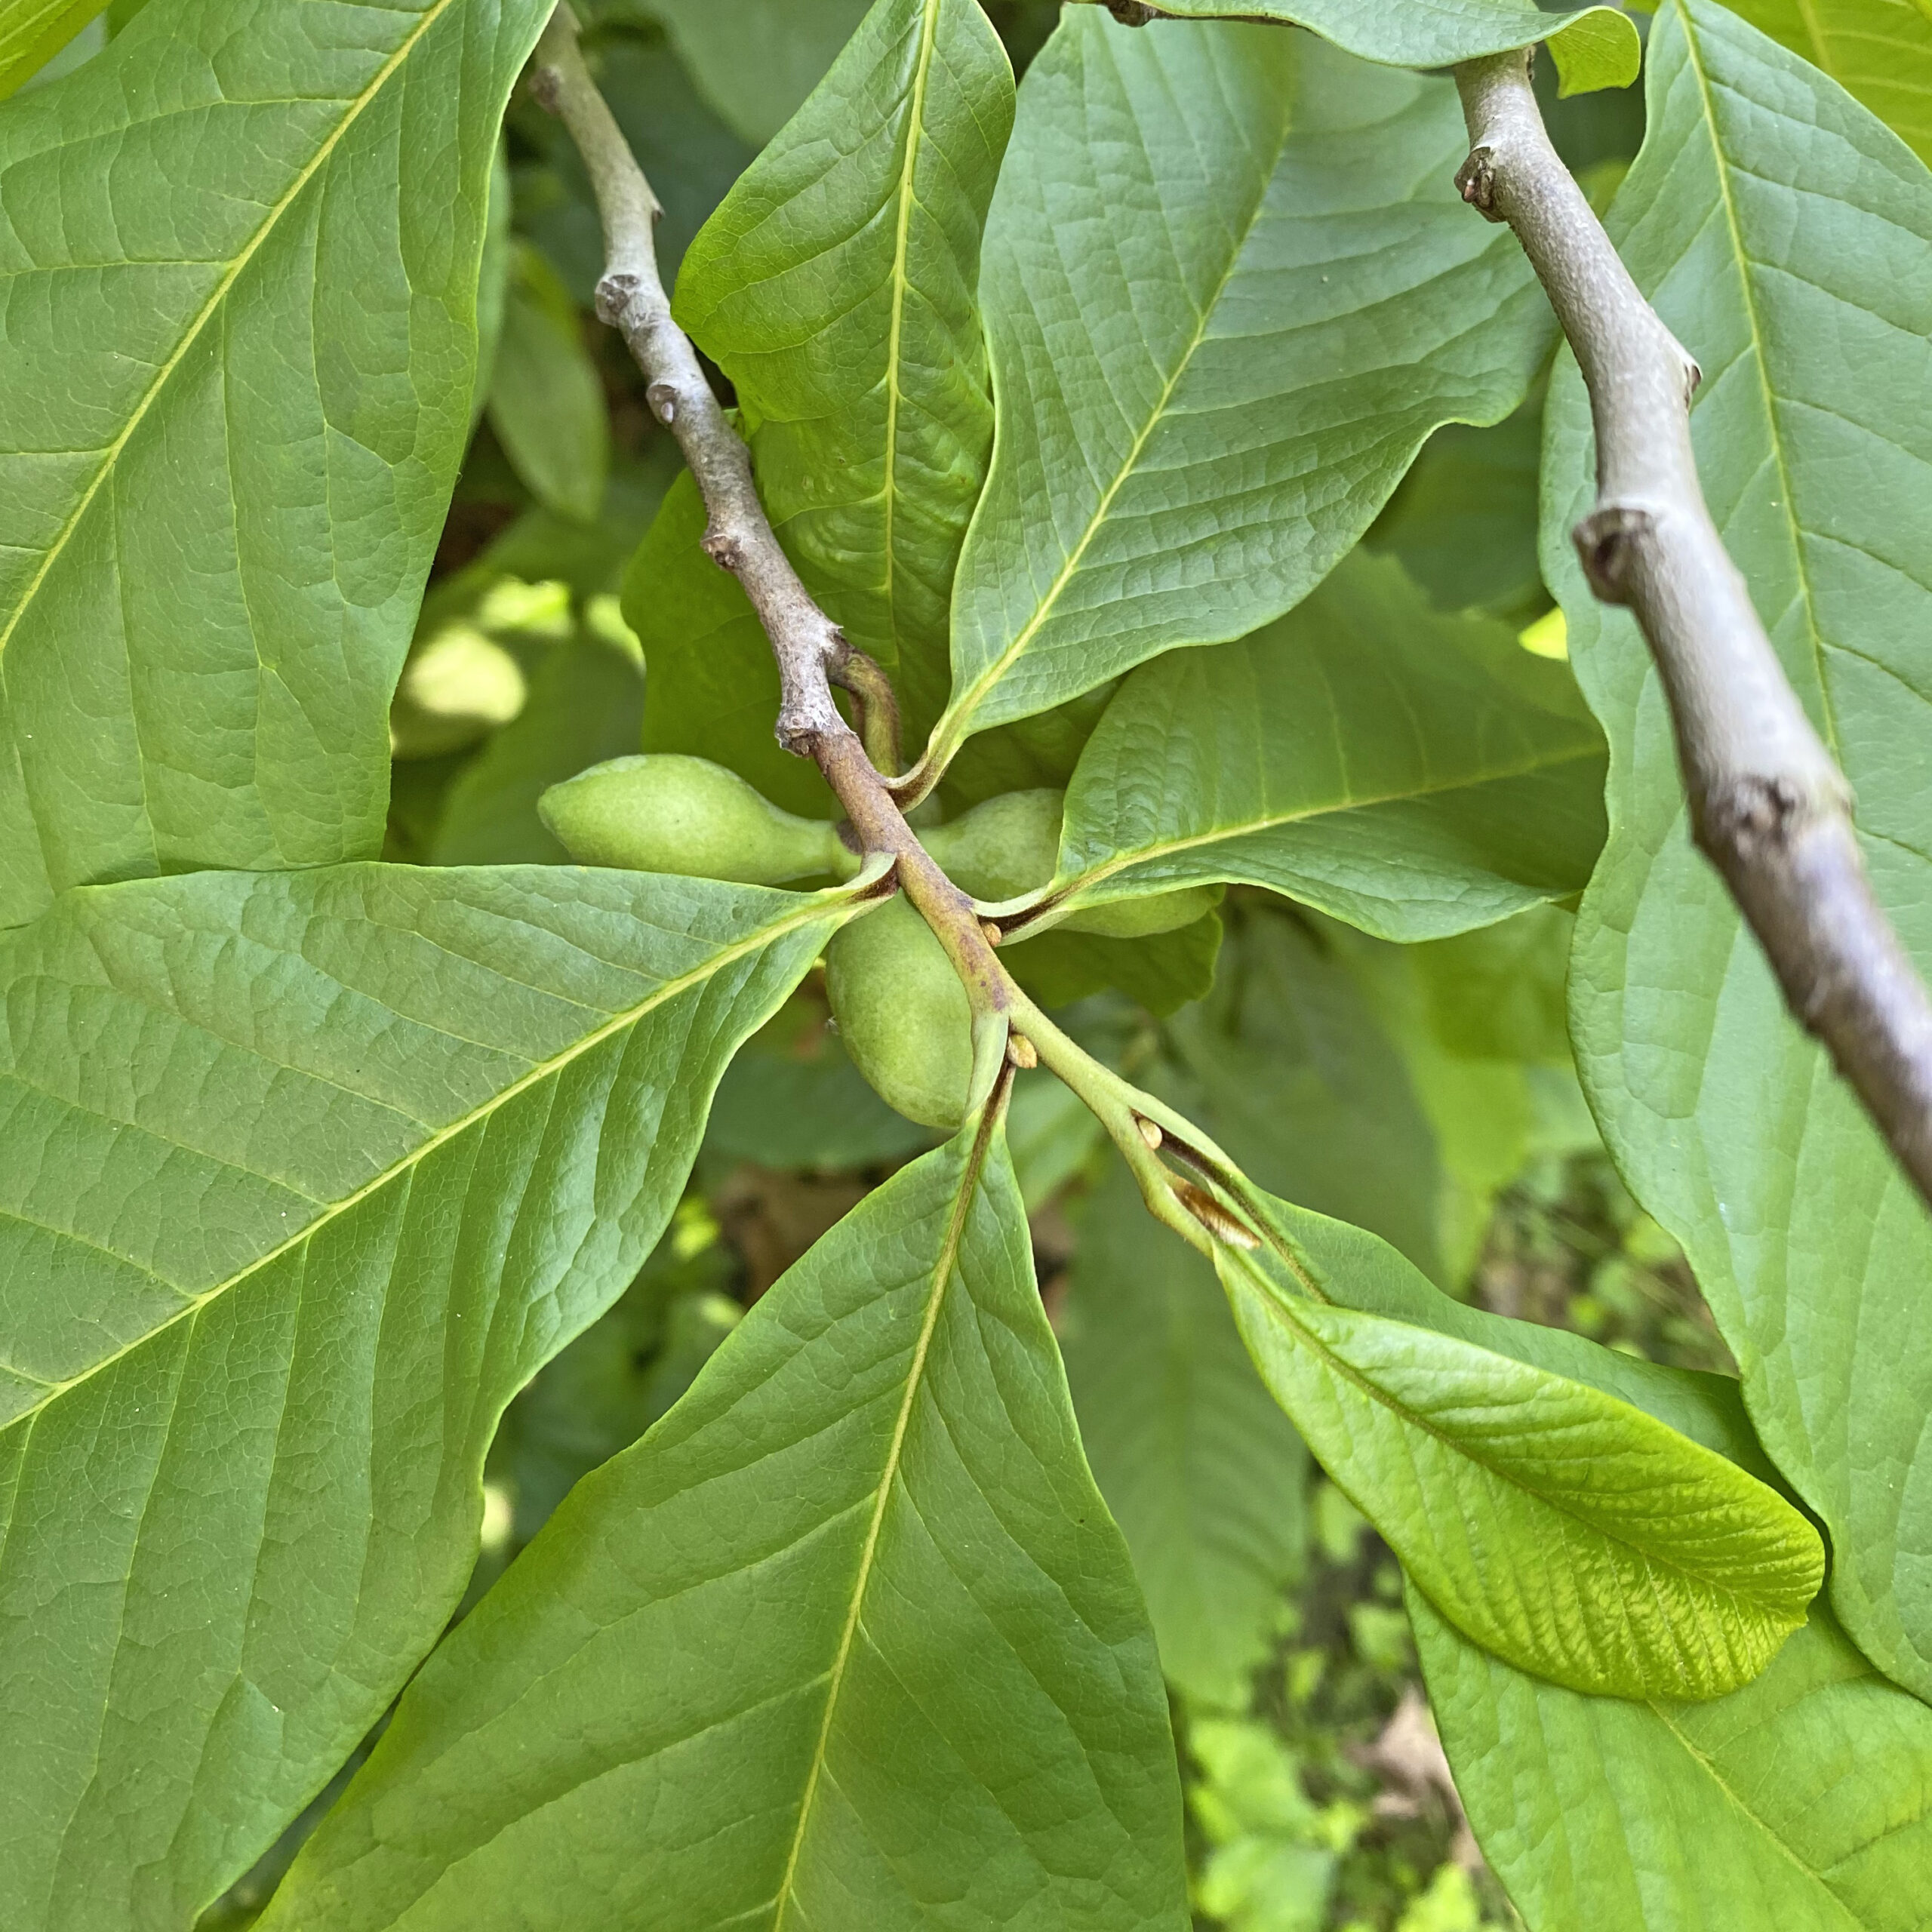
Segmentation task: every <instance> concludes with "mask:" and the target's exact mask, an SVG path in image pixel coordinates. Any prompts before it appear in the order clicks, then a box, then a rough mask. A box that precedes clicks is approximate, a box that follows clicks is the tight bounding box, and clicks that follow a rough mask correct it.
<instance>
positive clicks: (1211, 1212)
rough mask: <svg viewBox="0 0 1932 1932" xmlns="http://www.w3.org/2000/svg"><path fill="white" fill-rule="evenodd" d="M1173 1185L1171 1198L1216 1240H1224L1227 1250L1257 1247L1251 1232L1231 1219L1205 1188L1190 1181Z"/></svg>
mask: <svg viewBox="0 0 1932 1932" xmlns="http://www.w3.org/2000/svg"><path fill="white" fill-rule="evenodd" d="M1174 1198H1176V1199H1177V1201H1180V1204H1181V1205H1182V1206H1183V1207H1185V1208H1186V1210H1187V1211H1188V1212H1189V1214H1192V1216H1193V1217H1194V1218H1195V1220H1197V1221H1198V1222H1199V1223H1201V1226H1203V1227H1204V1228H1205V1229H1207V1232H1209V1233H1210V1234H1211V1235H1213V1236H1214V1238H1215V1239H1216V1240H1217V1241H1226V1243H1227V1244H1228V1245H1229V1247H1260V1245H1261V1243H1260V1241H1259V1240H1258V1239H1257V1238H1256V1236H1255V1235H1254V1231H1253V1230H1252V1229H1250V1228H1248V1227H1247V1226H1246V1225H1245V1224H1244V1223H1242V1222H1240V1221H1238V1220H1235V1217H1234V1216H1233V1215H1232V1214H1229V1212H1228V1211H1227V1210H1226V1208H1225V1207H1223V1206H1222V1205H1221V1204H1220V1202H1219V1201H1217V1200H1216V1199H1215V1198H1214V1196H1213V1195H1211V1194H1210V1193H1209V1192H1207V1189H1204V1188H1200V1187H1196V1186H1195V1184H1194V1183H1193V1182H1192V1181H1191V1180H1177V1181H1176V1182H1175V1183H1174Z"/></svg>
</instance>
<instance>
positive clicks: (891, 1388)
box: [264, 1120, 1186, 1932]
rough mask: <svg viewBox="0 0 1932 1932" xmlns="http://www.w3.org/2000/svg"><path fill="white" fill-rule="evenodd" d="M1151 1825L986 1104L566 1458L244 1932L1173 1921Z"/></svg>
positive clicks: (1135, 1632) (1101, 1552)
mask: <svg viewBox="0 0 1932 1932" xmlns="http://www.w3.org/2000/svg"><path fill="white" fill-rule="evenodd" d="M640 1823H643V1824H644V1825H645V1827H646V1831H647V1834H648V1835H645V1836H643V1837H640V1835H639V1826H640ZM1181 1881H1182V1871H1181V1848H1180V1793H1179V1790H1178V1787H1177V1780H1176V1778H1175V1774H1174V1747H1173V1743H1172V1739H1171V1734H1170V1732H1169V1730H1168V1715H1167V1710H1166V1706H1165V1700H1164V1698H1163V1697H1162V1695H1161V1687H1160V1681H1159V1676H1158V1667H1157V1665H1156V1663H1155V1654H1154V1646H1153V1644H1152V1639H1151V1633H1150V1632H1149V1630H1148V1629H1147V1624H1146V1612H1145V1611H1144V1610H1143V1607H1142V1606H1141V1603H1140V1597H1139V1595H1138V1592H1137V1591H1136V1590H1135V1589H1134V1583H1133V1579H1132V1576H1131V1572H1130V1571H1129V1568H1128V1559H1127V1552H1126V1551H1125V1549H1124V1548H1123V1547H1122V1546H1121V1541H1120V1537H1119V1534H1118V1531H1116V1530H1115V1528H1114V1526H1113V1524H1112V1522H1111V1521H1109V1519H1108V1518H1107V1515H1106V1510H1105V1509H1104V1507H1103V1505H1102V1503H1101V1501H1100V1497H1099V1496H1098V1495H1097V1494H1096V1493H1095V1491H1094V1487H1093V1484H1092V1480H1091V1478H1090V1477H1089V1475H1088V1472H1087V1469H1086V1466H1085V1464H1084V1462H1083V1461H1082V1460H1081V1454H1080V1449H1079V1444H1078V1438H1077V1437H1076V1435H1075V1430H1074V1426H1073V1418H1072V1412H1071V1409H1070V1407H1069V1403H1068V1401H1067V1397H1066V1383H1065V1381H1064V1379H1063V1375H1062V1373H1061V1370H1060V1362H1059V1358H1058V1357H1057V1355H1056V1353H1055V1352H1054V1344H1053V1340H1052V1337H1051V1334H1049V1332H1048V1327H1047V1324H1046V1318H1045V1315H1044V1312H1043V1311H1042V1310H1041V1306H1040V1302H1039V1297H1038V1291H1037V1290H1036V1289H1035V1286H1034V1284H1033V1278H1032V1266H1031V1254H1030V1248H1029V1243H1028V1239H1027V1233H1026V1220H1025V1217H1024V1214H1023V1211H1022V1209H1021V1207H1020V1200H1019V1196H1018V1194H1017V1190H1016V1189H1015V1188H1014V1182H1013V1177H1012V1173H1011V1168H1010V1167H1009V1166H1008V1162H1007V1160H1006V1157H1005V1153H1004V1148H1003V1147H1002V1146H1001V1145H1000V1143H999V1140H998V1130H997V1128H996V1127H995V1126H994V1125H993V1124H992V1122H991V1121H986V1120H980V1121H975V1122H973V1123H969V1124H968V1128H966V1130H965V1131H964V1133H963V1134H961V1136H960V1137H959V1138H958V1139H957V1140H954V1141H952V1143H949V1145H948V1146H946V1147H943V1148H942V1149H939V1150H938V1151H937V1152H934V1153H931V1154H929V1155H926V1156H925V1157H924V1158H922V1159H921V1160H919V1161H916V1162H915V1163H914V1164H912V1166H910V1167H909V1168H902V1169H901V1170H900V1172H899V1173H898V1174H896V1175H894V1177H893V1178H892V1179H891V1180H889V1181H888V1182H887V1183H885V1185H884V1186H883V1187H881V1188H880V1189H878V1190H876V1191H875V1192H874V1193H872V1195H869V1196H868V1197H867V1198H866V1200H865V1201H863V1202H862V1203H861V1204H860V1206H859V1207H857V1208H856V1209H855V1210H854V1211H853V1212H852V1213H851V1214H850V1215H848V1217H846V1219H845V1220H844V1221H843V1222H841V1223H840V1224H839V1226H838V1228H836V1229H835V1230H834V1231H833V1232H832V1234H831V1235H828V1236H827V1237H826V1239H825V1240H824V1241H822V1242H821V1243H820V1244H819V1246H818V1247H816V1248H814V1250H813V1251H812V1252H811V1254H808V1256H807V1257H805V1259H804V1260H803V1261H801V1262H800V1263H798V1265H797V1266H795V1267H794V1268H793V1269H792V1270H791V1272H789V1274H787V1275H786V1276H785V1277H784V1278H783V1280H782V1281H780V1283H779V1284H777V1287H774V1289H773V1290H772V1291H771V1292H770V1293H769V1294H767V1295H766V1296H764V1297H763V1298H762V1299H761V1300H760V1301H759V1302H758V1303H757V1305H756V1306H755V1307H754V1308H753V1309H752V1312H751V1313H750V1314H749V1315H748V1316H747V1317H746V1318H745V1320H744V1321H743V1322H742V1323H741V1324H740V1325H739V1327H737V1330H736V1331H734V1334H732V1336H731V1339H730V1340H729V1341H728V1343H726V1344H725V1345H724V1347H723V1348H721V1349H720V1350H719V1351H718V1353H717V1354H716V1355H714V1356H713V1357H712V1359H711V1361H710V1362H709V1364H707V1366H706V1368H705V1369H704V1371H703V1373H702V1374H700V1376H699V1377H698V1379H697V1383H695V1385H694V1386H693V1388H692V1389H691V1393H690V1394H689V1395H688V1396H687V1397H686V1398H685V1400H684V1401H682V1402H681V1403H680V1404H678V1407H677V1408H675V1410H673V1411H672V1413H671V1414H670V1415H669V1416H668V1417H666V1418H665V1420H663V1422H662V1423H660V1424H658V1426H657V1427H656V1428H655V1429H653V1430H652V1432H651V1433H650V1434H649V1435H647V1436H646V1437H645V1439H644V1441H642V1442H641V1443H640V1444H638V1445H637V1447H635V1448H634V1449H632V1450H630V1451H627V1452H626V1453H625V1454H623V1455H622V1456H620V1457H617V1459H616V1460H614V1461H613V1462H611V1463H608V1464H607V1465H605V1467H603V1468H602V1469H599V1470H598V1471H597V1472H595V1473H594V1474H593V1475H591V1476H590V1477H589V1478H587V1479H586V1481H584V1482H583V1483H582V1484H580V1485H579V1486H578V1487H577V1490H576V1491H574V1493H573V1494H572V1495H571V1497H570V1498H569V1499H568V1500H567V1501H566V1502H565V1504H564V1506H563V1507H562V1508H561V1509H560V1510H559V1511H558V1513H557V1515H555V1517H554V1518H552V1521H551V1523H550V1524H549V1527H548V1528H547V1529H546V1531H544V1532H543V1534H542V1535H541V1536H540V1537H539V1538H538V1539H537V1541H536V1542H535V1543H534V1544H533V1545H532V1546H531V1549H530V1550H529V1551H528V1553H527V1554H526V1555H525V1556H524V1557H523V1558H521V1559H520V1560H519V1561H518V1563H517V1564H516V1565H515V1567H513V1568H512V1571H510V1572H509V1575H508V1576H507V1577H506V1578H505V1579H504V1580H503V1583H501V1584H500V1585H499V1586H497V1589H495V1590H494V1592H491V1595H490V1596H489V1597H488V1598H486V1599H485V1601H484V1603H483V1604H482V1606H481V1607H480V1608H479V1609H478V1611H475V1613H473V1614H472V1616H471V1617H469V1620H467V1621H466V1623H463V1625H462V1626H461V1627H460V1629H458V1630H457V1632H456V1633H455V1635H454V1637H452V1638H451V1639H450V1640H449V1641H448V1642H447V1643H446V1644H445V1645H444V1646H443V1647H442V1648H441V1650H440V1651H438V1653H437V1654H436V1655H435V1657H433V1658H432V1660H430V1662H429V1665H428V1666H426V1669H424V1670H423V1673H422V1674H421V1675H420V1676H419V1677H418V1678H417V1681H416V1682H415V1683H414V1684H413V1685H412V1686H411V1689H410V1690H409V1692H408V1694H407V1695H406V1696H405V1697H404V1699H403V1700H402V1702H401V1706H399V1708H398V1712H397V1714H396V1717H395V1721H394V1723H393V1724H392V1725H391V1726H390V1727H389V1730H388V1731H387V1733H386V1734H385V1736H384V1737H383V1740H382V1742H381V1743H380V1744H379V1745H378V1746H377V1749H376V1751H375V1752H374V1755H373V1756H372V1757H371V1760H370V1762H369V1764H368V1767H367V1768H366V1769H365V1770H364V1772H363V1773H362V1774H361V1777H359V1778H358V1780H357V1782H356V1783H355V1785H354V1786H352V1787H351V1789H350V1791H349V1794H348V1795H347V1797H346V1798H345V1799H344V1801H343V1803H342V1804H340V1805H339V1806H338V1807H337V1809H336V1810H335V1812H334V1814H333V1815H332V1816H331V1817H330V1819H329V1820H328V1822H327V1823H326V1824H325V1826H323V1828H322V1829H321V1831H320V1832H318V1834H317V1835H316V1836H315V1838H314V1839H312V1841H310V1844H309V1847H308V1849H307V1850H306V1851H305V1853H304V1854H303V1857H302V1858H301V1859H300V1860H298V1861H297V1864H296V1866H295V1867H294V1871H293V1872H292V1873H291V1877H290V1878H289V1881H288V1884H286V1885H285V1887H284V1890H283V1892H282V1894H281V1896H280V1897H279V1898H278V1900H277V1903H276V1904H275V1907H274V1908H273V1909H272V1910H271V1912H269V1916H268V1918H266V1921H264V1928H265V1932H269V1928H275V1927H289V1926H297V1925H299V1926H301V1927H305V1928H306V1927H310V1926H316V1927H321V1926H327V1927H329V1928H330V1932H355V1928H360V1927H368V1928H371V1932H373V1928H374V1927H384V1928H395V1932H429V1928H430V1927H444V1926H448V1927H463V1928H464V1929H465V1932H494V1928H497V1927H502V1928H505V1932H507V1929H508V1928H509V1927H527V1926H531V1925H533V1924H547V1925H555V1926H558V1927H562V1926H566V1925H571V1926H574V1925H580V1924H591V1923H595V1924H600V1925H622V1926H623V1927H626V1928H629V1932H646V1929H647V1928H663V1932H692V1929H693V1928H695V1927H700V1926H714V1927H715V1926H724V1925H726V1924H734V1925H741V1926H744V1927H750V1928H759V1927H764V1928H773V1932H776V1929H777V1928H780V1927H789V1928H802V1927H806V1926H823V1927H834V1926H838V1927H844V1926H851V1927H860V1926H863V1927H866V1928H868V1932H871V1928H875V1927H876V1928H878V1932H897V1929H898V1928H904V1932H911V1928H913V1927H926V1926H930V1925H933V1924H940V1923H943V1924H946V1925H948V1926H952V1927H959V1928H961V1932H994V1928H995V1927H997V1928H1000V1932H1006V1928H1013V1929H1014V1932H1115V1928H1119V1932H1131V1929H1132V1928H1142V1927H1147V1928H1153V1927H1158V1928H1160V1932H1180V1928H1181V1927H1183V1925H1184V1924H1185V1923H1186V1912H1185V1909H1184V1906H1183V1903H1182V1897H1181V1890H1182V1884H1181Z"/></svg>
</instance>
